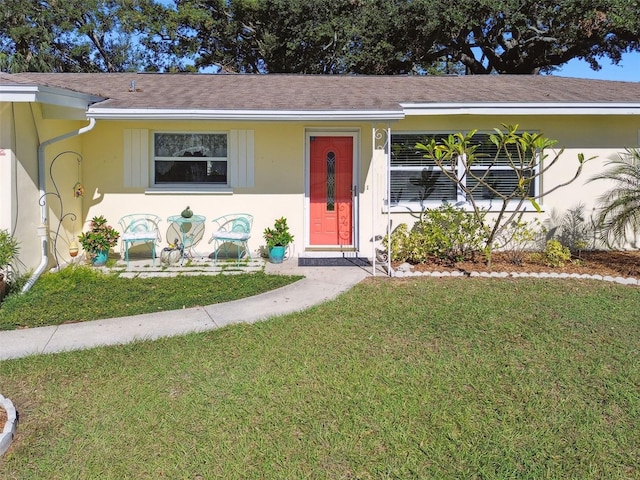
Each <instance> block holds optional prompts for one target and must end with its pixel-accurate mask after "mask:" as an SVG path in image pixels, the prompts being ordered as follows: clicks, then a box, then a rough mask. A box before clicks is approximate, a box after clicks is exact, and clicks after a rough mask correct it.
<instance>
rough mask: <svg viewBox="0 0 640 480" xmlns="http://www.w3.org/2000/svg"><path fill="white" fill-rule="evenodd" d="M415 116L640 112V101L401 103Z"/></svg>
mask: <svg viewBox="0 0 640 480" xmlns="http://www.w3.org/2000/svg"><path fill="white" fill-rule="evenodd" d="M400 106H401V107H402V109H403V111H404V113H405V115H406V116H417V115H504V114H510V115H640V102H629V103H622V102H601V103H474V104H462V103H401V104H400Z"/></svg>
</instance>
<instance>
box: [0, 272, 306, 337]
mask: <svg viewBox="0 0 640 480" xmlns="http://www.w3.org/2000/svg"><path fill="white" fill-rule="evenodd" d="M298 278H300V277H288V276H281V275H266V274H264V273H252V274H244V275H240V274H238V275H215V276H205V275H197V276H176V277H160V278H158V277H155V278H135V279H128V278H121V277H118V276H117V274H109V275H107V274H104V273H101V272H100V271H98V270H96V269H95V268H90V267H70V268H65V269H63V270H61V271H60V272H57V273H46V274H44V275H42V277H40V279H39V280H38V281H37V282H36V284H35V285H34V286H33V287H32V289H31V290H29V291H28V292H27V293H26V294H24V295H19V294H13V295H11V296H9V297H7V298H6V299H5V301H4V302H3V303H2V305H1V306H0V330H10V329H14V328H19V327H40V326H44V325H59V324H62V323H66V322H85V321H88V320H97V319H103V318H112V317H123V316H127V315H137V314H140V313H150V312H157V311H162V310H177V309H181V308H189V307H195V306H200V305H211V304H214V303H221V302H228V301H231V300H237V299H239V298H245V297H249V296H252V295H257V294H258V293H262V292H265V291H268V290H273V289H275V288H279V287H282V286H284V285H287V284H289V283H291V282H293V281H295V280H297V279H298Z"/></svg>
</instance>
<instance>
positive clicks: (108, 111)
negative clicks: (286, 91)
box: [87, 108, 404, 121]
mask: <svg viewBox="0 0 640 480" xmlns="http://www.w3.org/2000/svg"><path fill="white" fill-rule="evenodd" d="M87 117H89V118H95V119H97V120H98V119H99V120H262V121H264V120H279V121H296V120H316V121H321V120H334V121H335V120H341V121H355V120H358V121H363V120H367V121H368V120H400V119H402V118H404V113H403V112H402V111H401V110H211V109H192V110H188V109H156V108H154V109H145V108H140V109H133V108H89V110H88V111H87Z"/></svg>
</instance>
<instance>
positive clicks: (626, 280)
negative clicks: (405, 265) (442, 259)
mask: <svg viewBox="0 0 640 480" xmlns="http://www.w3.org/2000/svg"><path fill="white" fill-rule="evenodd" d="M391 276H392V277H397V278H401V277H485V278H507V277H512V278H525V277H529V278H581V279H586V280H602V281H604V282H613V283H620V284H622V285H633V286H636V287H637V286H638V285H640V280H638V279H637V278H634V277H612V276H609V275H606V276H604V277H603V276H602V275H588V274H576V273H557V272H540V273H535V272H533V273H527V272H522V273H520V272H512V273H508V272H448V271H445V272H420V271H415V270H406V269H400V268H398V269H397V270H393V269H392V270H391Z"/></svg>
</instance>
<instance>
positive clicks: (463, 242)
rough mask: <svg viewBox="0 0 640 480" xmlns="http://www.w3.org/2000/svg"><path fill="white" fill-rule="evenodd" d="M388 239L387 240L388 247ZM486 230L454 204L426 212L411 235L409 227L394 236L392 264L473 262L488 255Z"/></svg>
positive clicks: (385, 242) (468, 213)
mask: <svg viewBox="0 0 640 480" xmlns="http://www.w3.org/2000/svg"><path fill="white" fill-rule="evenodd" d="M387 242H388V239H387V237H385V238H384V240H383V245H384V246H385V247H386V246H387V244H388V243H387ZM485 245H486V228H485V226H484V225H483V223H482V222H479V221H478V220H477V219H476V217H475V216H474V214H473V213H472V212H466V211H464V210H462V209H460V208H457V207H455V206H453V205H451V204H444V205H442V206H440V207H438V208H431V209H426V210H424V211H423V212H422V214H421V216H420V220H419V221H418V222H416V223H415V224H414V226H413V228H412V229H411V231H410V232H408V231H407V226H406V224H401V225H398V227H397V228H396V229H395V230H394V231H393V232H392V234H391V260H393V261H400V262H404V261H407V262H410V263H424V262H427V261H430V260H433V259H434V258H435V259H438V260H441V261H443V262H446V263H448V264H452V263H456V262H461V261H464V260H470V259H473V258H474V257H475V255H476V254H478V253H481V252H483V251H484V247H485Z"/></svg>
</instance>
